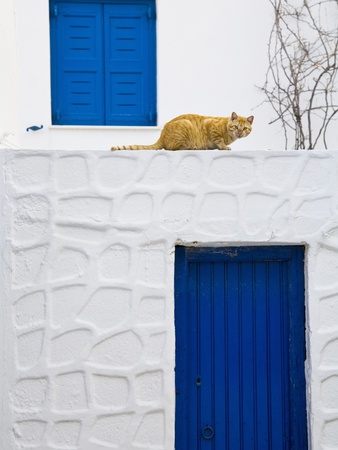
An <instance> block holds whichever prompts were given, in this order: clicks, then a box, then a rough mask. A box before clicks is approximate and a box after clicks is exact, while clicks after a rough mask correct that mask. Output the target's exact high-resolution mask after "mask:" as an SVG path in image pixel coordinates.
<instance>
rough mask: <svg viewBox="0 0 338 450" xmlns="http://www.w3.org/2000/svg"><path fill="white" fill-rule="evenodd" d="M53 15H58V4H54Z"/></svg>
mask: <svg viewBox="0 0 338 450" xmlns="http://www.w3.org/2000/svg"><path fill="white" fill-rule="evenodd" d="M52 16H53V17H57V16H58V5H56V4H55V5H54V6H53V8H52Z"/></svg>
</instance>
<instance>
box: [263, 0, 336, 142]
mask: <svg viewBox="0 0 338 450" xmlns="http://www.w3.org/2000/svg"><path fill="white" fill-rule="evenodd" d="M269 3H270V4H271V6H272V8H273V11H274V23H273V27H272V29H271V33H270V36H269V41H268V59H269V66H268V70H267V74H266V79H265V83H264V85H263V87H261V88H260V89H261V90H262V91H263V92H264V94H265V95H266V97H267V101H268V102H269V103H270V105H271V106H272V108H273V110H274V112H275V114H276V118H275V119H273V120H271V121H270V124H272V123H275V122H280V123H281V127H282V129H283V131H284V137H285V146H286V148H287V147H288V142H289V141H291V140H292V141H293V148H295V149H306V148H307V149H314V148H316V147H317V146H324V148H327V133H328V130H329V125H330V123H331V121H332V120H334V119H335V115H336V113H337V111H338V109H337V104H338V92H337V88H336V83H335V81H336V78H337V70H338V58H337V57H338V27H337V21H338V0H302V1H301V2H298V5H297V2H296V5H295V4H294V3H295V2H292V3H293V4H292V5H291V4H290V3H291V2H288V0H269Z"/></svg>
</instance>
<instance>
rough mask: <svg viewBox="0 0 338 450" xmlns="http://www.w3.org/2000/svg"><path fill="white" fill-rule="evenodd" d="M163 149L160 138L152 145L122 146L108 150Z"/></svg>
mask: <svg viewBox="0 0 338 450" xmlns="http://www.w3.org/2000/svg"><path fill="white" fill-rule="evenodd" d="M162 148H163V144H162V139H161V138H160V139H159V140H158V141H157V142H155V144H152V145H127V146H125V145H123V146H121V147H112V148H111V149H110V150H112V151H115V150H161V149H162Z"/></svg>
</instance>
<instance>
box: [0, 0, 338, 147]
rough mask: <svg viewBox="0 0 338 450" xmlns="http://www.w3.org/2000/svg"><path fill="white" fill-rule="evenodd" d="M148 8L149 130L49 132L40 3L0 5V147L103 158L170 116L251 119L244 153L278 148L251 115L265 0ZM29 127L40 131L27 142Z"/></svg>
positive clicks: (266, 110) (176, 2) (262, 68)
mask: <svg viewBox="0 0 338 450" xmlns="http://www.w3.org/2000/svg"><path fill="white" fill-rule="evenodd" d="M156 8H157V91H158V126H159V127H158V128H156V127H155V128H154V127H150V128H149V127H148V128H147V127H146V128H143V127H68V126H67V127H65V126H61V127H60V126H52V125H51V92H50V46H49V1H48V0H30V1H29V2H28V1H22V0H6V1H2V2H0V27H1V30H4V33H3V39H2V40H1V41H0V67H1V69H2V70H1V71H0V146H1V143H2V144H3V146H4V147H6V146H7V147H9V146H12V147H17V148H25V149H28V148H29V149H40V150H46V149H57V150H59V149H65V150H67V149H71V150H78V149H81V150H107V149H109V148H110V147H111V146H112V145H125V144H128V143H129V144H133V143H136V144H137V143H140V144H141V143H145V144H146V143H152V142H155V141H156V140H157V138H158V136H159V131H160V128H161V127H162V126H163V124H164V123H165V122H167V121H168V120H170V119H172V118H173V117H175V116H177V115H179V114H184V113H197V114H209V115H221V116H229V115H230V114H231V112H232V111H236V112H237V113H238V114H241V115H246V116H248V115H251V114H255V116H256V121H255V133H253V134H252V136H250V148H252V149H264V148H270V149H271V148H274V149H280V148H284V140H283V134H282V133H280V132H279V128H278V126H276V127H272V126H269V125H268V122H269V121H270V120H271V118H272V116H273V111H272V109H270V107H268V106H262V107H260V108H257V109H255V108H256V107H257V106H258V105H259V104H260V103H261V102H262V101H263V100H264V97H263V95H262V94H261V93H260V91H259V90H258V88H257V87H256V86H262V85H263V84H264V81H265V73H266V68H267V43H268V37H269V33H270V29H271V26H272V23H273V11H272V8H271V7H270V4H269V2H268V0H256V2H252V1H251V0H241V5H240V8H239V7H238V4H237V3H236V2H234V1H224V0H209V1H208V4H206V2H205V1H204V0H185V1H183V2H182V1H181V0H170V1H167V0H157V1H156ZM4 36H5V38H4ZM31 125H38V126H40V125H43V126H44V128H43V130H41V131H38V132H31V131H30V132H28V133H27V132H26V129H27V128H28V127H30V126H31ZM334 144H336V145H337V146H338V142H329V145H330V146H331V147H332V146H333V145H334ZM247 145H248V143H245V144H244V143H243V142H238V143H237V148H239V149H246V148H247Z"/></svg>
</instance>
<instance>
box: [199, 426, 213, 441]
mask: <svg viewBox="0 0 338 450" xmlns="http://www.w3.org/2000/svg"><path fill="white" fill-rule="evenodd" d="M201 433H202V437H203V439H207V440H209V439H212V438H213V437H214V434H215V431H214V429H213V428H212V427H211V426H210V425H206V426H205V427H204V428H202V431H201Z"/></svg>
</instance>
